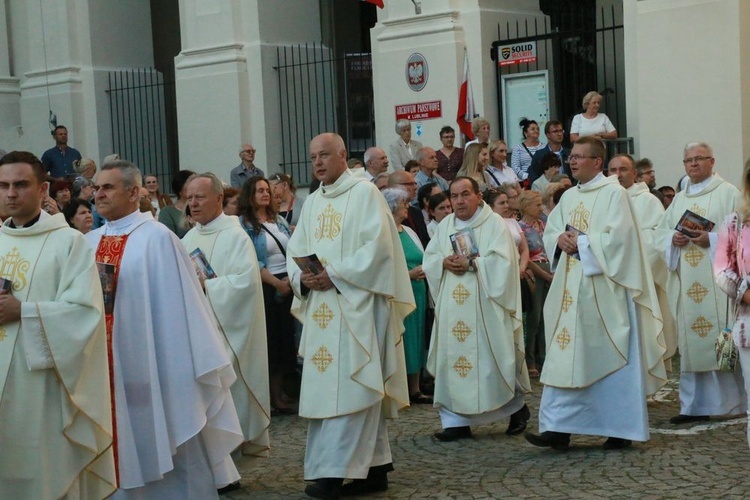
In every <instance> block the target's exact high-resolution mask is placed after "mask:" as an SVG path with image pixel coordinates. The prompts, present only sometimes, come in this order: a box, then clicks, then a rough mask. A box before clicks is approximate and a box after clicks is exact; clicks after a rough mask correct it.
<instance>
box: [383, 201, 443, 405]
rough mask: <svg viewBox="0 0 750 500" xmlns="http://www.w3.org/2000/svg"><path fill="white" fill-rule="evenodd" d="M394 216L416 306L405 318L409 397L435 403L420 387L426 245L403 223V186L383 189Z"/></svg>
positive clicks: (405, 206) (423, 336)
mask: <svg viewBox="0 0 750 500" xmlns="http://www.w3.org/2000/svg"><path fill="white" fill-rule="evenodd" d="M382 193H383V197H384V198H385V201H386V203H388V207H389V208H390V209H391V214H392V215H393V220H394V221H395V222H396V228H397V229H398V235H399V238H400V239H401V246H402V247H403V249H404V256H405V257H406V267H407V268H408V269H409V278H410V279H411V289H412V292H414V301H415V302H416V305H417V308H416V309H415V310H414V312H412V313H411V314H410V315H409V316H407V317H406V319H405V320H404V329H405V331H404V354H405V355H406V377H407V381H408V384H409V400H410V401H411V402H412V403H413V404H432V398H431V397H429V396H425V395H423V394H422V393H421V392H420V389H419V375H420V373H421V371H422V369H424V365H425V361H426V355H425V354H426V352H425V331H424V330H425V314H426V310H427V282H426V281H425V276H424V272H423V271H422V258H423V257H424V249H423V248H422V243H421V242H420V241H419V237H418V236H417V234H416V233H415V232H414V231H412V230H411V229H410V228H408V227H406V226H404V225H402V224H401V223H402V222H403V221H404V219H406V216H407V211H408V207H409V195H408V194H407V193H406V191H404V190H403V189H399V188H388V189H384V190H383V191H382Z"/></svg>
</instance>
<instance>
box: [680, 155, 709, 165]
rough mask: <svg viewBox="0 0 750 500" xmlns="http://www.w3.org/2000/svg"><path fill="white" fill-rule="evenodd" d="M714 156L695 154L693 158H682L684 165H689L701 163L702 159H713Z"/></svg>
mask: <svg viewBox="0 0 750 500" xmlns="http://www.w3.org/2000/svg"><path fill="white" fill-rule="evenodd" d="M711 159H713V157H712V156H693V157H692V158H685V159H684V160H682V164H683V165H689V164H691V163H700V162H702V161H706V160H711Z"/></svg>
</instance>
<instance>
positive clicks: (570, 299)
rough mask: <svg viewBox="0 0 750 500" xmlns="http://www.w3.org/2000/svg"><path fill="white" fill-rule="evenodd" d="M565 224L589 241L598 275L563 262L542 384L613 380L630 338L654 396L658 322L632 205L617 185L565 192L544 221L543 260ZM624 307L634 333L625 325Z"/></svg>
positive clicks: (659, 381)
mask: <svg viewBox="0 0 750 500" xmlns="http://www.w3.org/2000/svg"><path fill="white" fill-rule="evenodd" d="M567 224H570V225H571V226H573V227H575V228H577V229H578V230H580V231H582V232H584V233H585V234H586V235H587V236H588V241H589V245H590V247H589V248H590V251H591V253H592V255H593V257H594V258H595V259H596V262H597V263H598V264H599V266H600V267H601V269H602V273H601V274H596V275H593V276H585V275H584V273H583V264H582V263H581V262H580V261H579V260H577V259H576V258H574V257H572V256H569V255H568V254H566V253H564V252H563V253H561V254H560V257H559V259H560V260H559V262H558V263H557V268H556V271H555V277H554V279H553V280H552V285H551V287H550V291H549V294H548V295H547V301H546V302H545V306H544V323H545V328H546V337H547V357H546V359H545V363H544V370H543V371H542V377H541V381H542V383H544V384H545V385H550V386H554V387H560V388H584V387H588V386H590V385H592V384H594V383H595V382H597V381H599V380H601V379H602V378H604V377H606V376H607V375H609V374H611V373H614V372H615V371H617V370H619V369H621V368H622V367H624V366H625V365H626V364H627V362H628V340H629V336H630V334H631V332H633V333H634V334H637V335H640V339H641V346H642V353H643V363H644V365H645V368H646V369H647V370H648V373H647V377H646V386H647V390H648V392H649V393H653V392H655V391H656V390H657V389H658V388H659V387H661V386H662V385H663V384H664V383H665V382H666V372H665V370H664V363H663V361H662V356H663V354H664V352H665V345H664V339H663V335H662V318H661V312H660V310H659V303H658V300H657V298H656V292H655V290H654V284H653V278H652V275H651V269H650V266H649V264H648V258H647V253H646V250H645V248H644V246H643V243H642V241H641V235H640V231H639V228H638V225H637V224H636V222H635V216H634V213H633V208H632V204H631V202H630V197H629V196H628V194H627V192H626V191H625V189H623V188H622V187H621V186H620V184H619V183H618V181H617V178H616V177H605V178H602V179H601V180H600V181H591V182H590V183H588V184H586V185H585V186H581V185H579V186H577V187H576V188H574V189H570V190H568V191H567V192H566V193H565V194H564V195H563V197H562V199H561V200H560V203H559V204H558V205H557V206H556V207H555V209H554V210H553V211H552V213H550V215H549V217H548V219H547V227H546V228H545V230H544V246H545V248H546V250H547V255H550V256H552V255H555V251H556V250H557V240H558V238H559V237H560V235H561V234H562V233H563V232H564V231H565V227H566V225H567ZM629 300H632V301H633V306H634V307H635V311H636V317H637V318H638V324H637V325H631V324H630V320H629V317H628V301H629Z"/></svg>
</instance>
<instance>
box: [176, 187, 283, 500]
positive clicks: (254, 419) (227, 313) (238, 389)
mask: <svg viewBox="0 0 750 500" xmlns="http://www.w3.org/2000/svg"><path fill="white" fill-rule="evenodd" d="M223 198H224V188H223V186H222V184H221V180H219V179H218V178H217V177H216V176H215V175H213V174H199V175H196V176H195V177H194V178H193V179H192V180H191V181H190V182H189V183H188V185H187V199H188V206H189V207H190V216H191V217H192V219H193V222H195V223H196V226H195V227H194V228H193V229H191V230H190V231H189V232H188V233H187V234H186V235H185V236H184V237H183V238H182V244H183V245H184V246H185V249H186V250H187V251H188V254H190V255H191V256H192V255H194V254H195V253H198V255H197V256H196V257H194V259H198V258H205V261H206V262H208V264H209V266H210V267H211V270H212V271H213V273H211V272H210V271H209V272H207V273H205V274H201V275H199V278H200V280H201V284H202V285H203V289H204V291H205V292H206V296H207V297H208V302H209V304H210V305H211V309H212V310H213V313H214V315H215V316H216V319H217V321H218V323H219V330H220V331H221V333H222V334H223V335H222V337H223V339H224V342H225V347H226V350H227V352H228V353H229V357H230V358H231V359H232V366H233V368H234V371H235V373H236V374H237V381H236V382H235V383H234V384H232V398H233V399H234V404H235V406H236V408H237V413H238V415H239V418H240V424H241V425H242V433H243V435H244V437H245V443H244V444H243V446H242V450H241V451H242V454H245V455H255V456H262V457H265V456H268V449H269V441H268V425H269V423H270V421H271V420H270V411H271V406H270V404H271V403H270V398H269V386H268V348H267V345H266V343H267V340H266V318H265V311H264V309H263V287H262V285H261V280H260V270H259V268H258V258H257V256H256V255H255V248H254V247H253V243H252V240H250V238H249V237H248V236H247V233H246V232H245V230H244V229H243V228H242V226H241V225H240V222H239V219H237V218H236V217H229V216H227V215H224V212H223V210H222V201H223ZM201 254H202V257H201ZM238 455H239V454H238ZM232 486H234V485H232ZM236 486H237V487H238V486H239V483H237V484H236ZM224 491H229V489H227V488H225V490H224Z"/></svg>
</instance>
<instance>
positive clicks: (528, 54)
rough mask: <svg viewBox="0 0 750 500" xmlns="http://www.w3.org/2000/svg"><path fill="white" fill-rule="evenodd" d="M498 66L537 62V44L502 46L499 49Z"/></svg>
mask: <svg viewBox="0 0 750 500" xmlns="http://www.w3.org/2000/svg"><path fill="white" fill-rule="evenodd" d="M497 53H498V54H499V57H498V58H497V62H498V65H500V66H508V65H510V64H523V63H533V62H536V42H524V43H515V44H513V45H501V46H500V47H498V48H497Z"/></svg>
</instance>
